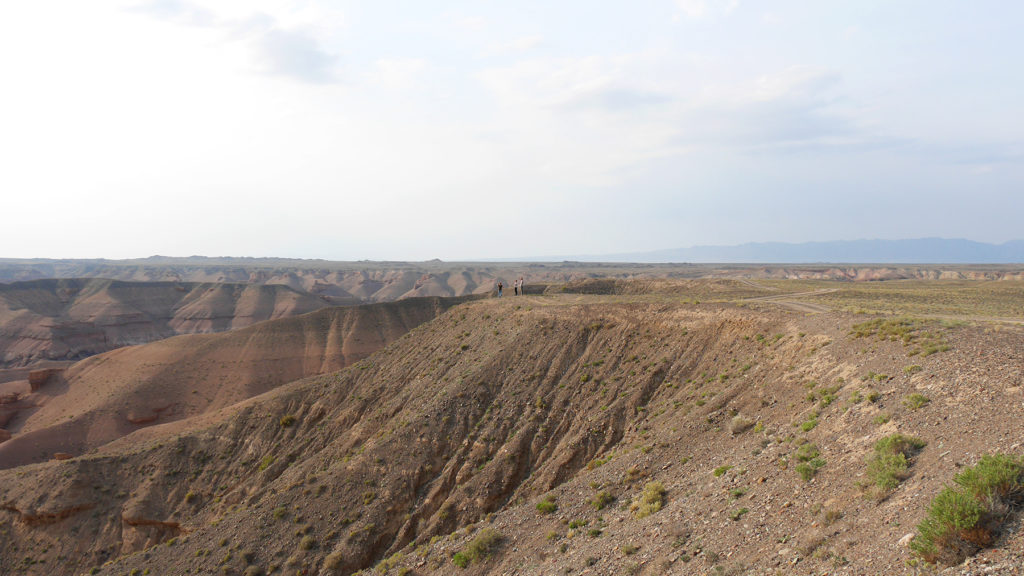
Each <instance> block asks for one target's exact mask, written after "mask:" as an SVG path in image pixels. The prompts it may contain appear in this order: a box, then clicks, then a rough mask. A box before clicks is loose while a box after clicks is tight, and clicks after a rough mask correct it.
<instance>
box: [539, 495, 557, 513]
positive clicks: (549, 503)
mask: <svg viewBox="0 0 1024 576" xmlns="http://www.w3.org/2000/svg"><path fill="white" fill-rule="evenodd" d="M556 510H558V504H556V503H555V495H554V494H548V495H547V496H545V497H544V499H543V500H541V501H540V502H537V511H538V512H540V513H541V514H554V512H555V511H556Z"/></svg>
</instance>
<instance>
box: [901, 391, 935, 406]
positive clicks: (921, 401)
mask: <svg viewBox="0 0 1024 576" xmlns="http://www.w3.org/2000/svg"><path fill="white" fill-rule="evenodd" d="M931 401H932V400H931V398H929V397H927V396H925V395H924V394H918V393H917V392H915V393H913V394H910V395H908V396H907V397H906V398H904V399H903V404H904V405H905V406H906V407H907V408H910V409H911V410H917V409H919V408H923V407H924V405H925V404H928V403H929V402H931Z"/></svg>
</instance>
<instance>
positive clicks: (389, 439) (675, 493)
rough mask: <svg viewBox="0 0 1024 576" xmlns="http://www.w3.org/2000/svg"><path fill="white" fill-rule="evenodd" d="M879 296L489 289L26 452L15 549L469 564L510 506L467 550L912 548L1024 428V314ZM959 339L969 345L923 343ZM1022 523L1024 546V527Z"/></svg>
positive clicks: (12, 555)
mask: <svg viewBox="0 0 1024 576" xmlns="http://www.w3.org/2000/svg"><path fill="white" fill-rule="evenodd" d="M863 320H865V318H864V317H856V316H848V315H839V314H819V315H815V316H804V315H801V314H796V313H792V312H787V311H782V310H778V309H775V308H772V307H770V306H767V305H763V306H762V305H759V307H754V306H747V307H733V306H727V305H694V304H680V303H678V302H674V301H669V300H665V301H662V302H660V303H658V302H652V301H645V302H634V303H630V302H628V301H625V299H624V298H622V297H594V296H562V297H526V298H519V299H515V298H506V299H503V300H500V301H499V300H487V301H479V302H472V303H468V304H465V305H463V306H460V307H458V308H455V309H453V310H451V311H449V312H448V313H446V314H445V315H443V316H442V317H440V318H439V319H438V320H435V321H434V322H431V323H429V324H425V325H422V326H420V327H419V328H417V329H415V330H413V331H411V332H410V333H408V334H407V335H405V336H403V337H402V338H400V339H399V340H398V341H396V342H395V343H394V344H392V345H391V346H389V347H388V348H386V349H384V350H382V351H381V352H378V353H377V354H375V355H373V356H371V357H370V358H367V359H366V360H363V361H361V362H359V363H357V364H356V365H354V366H351V367H349V368H347V369H345V370H343V371H341V372H339V373H337V374H332V375H327V376H320V377H317V378H313V379H308V380H304V381H300V382H296V383H294V384H290V385H287V386H283V387H280V388H277V389H275V390H273V391H270V392H268V393H267V394H264V395H263V396H260V397H257V398H254V399H252V400H249V401H246V402H243V403H241V404H235V405H233V406H230V407H227V408H225V409H223V410H222V411H220V412H218V413H215V414H207V415H206V416H204V419H203V421H202V423H201V426H200V425H198V424H197V428H196V431H193V432H189V433H187V434H182V435H178V436H176V437H173V438H166V437H165V438H163V439H160V440H155V439H152V440H150V439H148V438H151V436H147V434H153V433H155V432H156V431H157V428H150V429H147V430H143V431H140V432H137V433H136V434H134V435H131V436H127V437H125V438H123V439H121V440H120V441H118V442H117V443H115V444H114V445H111V446H109V447H108V448H107V449H106V450H105V452H104V453H102V454H96V455H90V456H86V457H80V458H74V459H72V460H68V461H65V462H48V463H44V464H38V465H33V466H28V467H21V468H19V469H17V470H11V471H5V472H0V502H2V503H3V506H4V508H5V510H6V512H2V513H0V514H3V515H2V516H0V520H2V522H3V524H2V528H0V530H3V531H4V532H3V535H4V536H5V537H6V538H7V539H8V542H10V545H8V546H7V547H5V549H4V551H3V554H4V556H3V557H2V558H0V566H3V568H2V570H5V571H6V572H4V573H16V572H26V573H40V574H41V573H76V572H81V571H84V570H87V569H89V567H91V566H99V567H100V570H99V572H100V573H103V574H108V573H109V574H129V573H132V571H133V570H138V571H139V572H136V573H141V572H142V571H144V570H146V569H150V570H151V573H157V574H165V573H174V574H179V573H212V572H218V573H242V572H243V571H246V570H248V571H249V573H250V574H252V573H260V572H264V571H265V572H268V573H269V572H273V573H277V572H278V571H280V572H284V573H310V574H314V573H321V574H335V573H336V574H348V573H351V572H353V571H357V570H359V569H364V568H369V567H374V566H375V570H376V571H377V572H378V573H399V572H400V571H404V572H403V573H407V574H452V573H455V572H456V571H458V570H460V569H459V568H456V567H455V566H454V564H453V563H452V555H453V554H454V553H455V552H456V551H464V550H466V549H467V545H468V543H469V541H470V540H471V539H473V538H475V537H476V536H477V534H479V533H481V532H482V530H483V529H492V530H494V531H496V532H497V533H498V534H500V539H499V541H498V544H497V546H496V548H494V550H493V551H492V553H491V555H490V557H489V558H480V559H479V560H477V561H475V562H472V563H470V564H469V566H468V568H466V572H465V573H467V574H484V573H494V574H561V573H573V574H579V573H584V572H585V571H587V572H588V573H594V574H620V573H634V574H638V573H643V574H664V573H678V574H691V573H694V574H696V573H705V572H709V571H711V570H713V569H720V570H721V571H723V572H726V571H733V573H743V571H746V570H753V571H754V573H764V572H774V571H776V570H781V571H783V573H794V574H811V573H815V574H817V573H822V572H825V571H828V572H830V573H840V574H844V573H845V574H861V573H887V574H894V573H895V574H898V573H904V572H906V571H908V570H909V568H907V565H906V561H907V560H908V559H909V554H908V552H907V550H906V548H905V547H903V546H901V545H900V544H898V542H899V541H900V540H901V538H902V537H903V536H904V535H905V534H906V533H907V532H910V531H911V530H912V526H913V525H914V524H915V523H916V522H917V521H918V520H919V519H920V518H921V517H922V516H923V514H924V509H925V507H926V506H927V504H928V501H929V499H930V498H931V496H932V495H934V494H935V493H936V492H937V491H938V489H939V488H940V487H941V486H942V485H943V484H944V483H946V482H948V481H949V479H950V478H951V476H952V475H953V474H954V473H955V470H956V469H957V467H958V466H960V465H962V464H964V463H969V462H972V461H974V460H976V459H977V457H978V456H979V455H980V454H982V453H986V452H990V451H995V450H1001V451H1010V452H1012V451H1015V450H1016V451H1019V450H1020V447H1021V441H1022V439H1021V437H1020V431H1019V422H1020V421H1021V418H1022V416H1024V405H1022V401H1024V397H1022V392H1021V378H1022V372H1021V370H1022V369H1021V362H1020V352H1019V350H1020V349H1021V335H1020V333H1019V332H1014V331H1010V330H1005V329H1004V330H1001V331H998V332H997V331H990V330H985V329H984V328H979V327H968V326H960V327H943V326H941V325H935V326H932V325H930V324H927V323H922V324H921V325H919V326H918V328H919V332H920V334H919V335H918V336H914V337H912V338H911V339H910V341H911V344H910V345H904V344H903V342H902V341H890V340H884V341H881V340H879V339H878V338H877V334H876V333H868V332H866V331H865V330H863V329H861V330H859V331H856V330H855V331H853V332H851V328H852V327H853V326H854V325H855V324H858V323H861V322H862V321H863ZM926 332H927V333H928V334H929V335H926ZM858 334H860V335H859V336H858ZM930 334H937V336H935V335H930ZM933 341H935V342H941V345H937V346H938V348H943V350H937V351H936V352H935V353H931V352H928V354H927V355H925V354H923V353H922V352H921V349H923V348H922V347H923V346H926V345H927V346H930V345H931V343H933ZM914 342H916V344H915V343H914ZM915 349H917V350H918V352H917V354H915V355H914V356H909V355H908V353H909V352H911V351H912V350H915ZM914 366H916V367H917V368H914ZM913 394H919V395H921V396H923V397H925V398H927V402H923V403H922V402H921V401H920V400H918V401H912V398H913V397H912V395H913ZM895 431H899V432H903V433H906V434H909V435H914V436H915V437H919V438H921V439H922V440H924V441H925V442H926V443H927V445H926V447H925V448H924V449H923V450H922V451H921V452H920V453H919V454H917V455H916V456H914V459H913V461H912V466H911V468H910V471H909V474H908V475H907V478H906V479H905V480H904V481H903V482H902V483H901V484H900V485H899V486H898V487H897V488H896V489H895V490H893V491H892V493H891V494H887V495H886V497H885V498H882V499H881V500H879V499H876V498H869V497H868V491H867V490H866V487H864V486H862V484H863V483H864V479H865V458H866V457H867V456H868V454H869V453H870V451H871V445H872V443H873V442H874V441H875V440H876V439H878V438H881V437H883V436H885V435H887V434H890V433H892V432H895ZM811 447H813V450H812V448H811ZM814 452H816V454H815V455H814V456H813V458H815V459H820V462H818V461H813V459H812V458H808V459H807V461H803V460H802V456H801V454H809V453H814ZM808 462H813V466H812V468H813V473H810V472H808V473H804V472H802V471H800V470H803V469H802V468H800V465H801V464H808ZM651 482H658V483H660V484H661V485H662V487H663V488H664V489H665V492H664V496H663V500H662V502H661V503H662V507H661V509H660V510H654V511H653V512H652V513H650V515H648V516H646V517H644V518H639V517H638V515H637V514H636V513H635V511H634V510H632V509H631V506H630V503H631V502H632V501H634V499H635V498H636V497H637V496H638V495H639V494H641V493H642V492H643V491H644V490H645V486H647V485H648V484H649V483H651ZM43 486H45V487H46V488H45V489H44V488H42V487H43ZM602 493H604V494H605V496H602ZM601 500H604V501H605V502H604V507H603V508H601V509H599V507H598V506H597V505H595V504H594V502H597V501H601ZM541 501H550V502H552V503H553V504H554V510H550V509H551V506H547V507H544V510H540V509H538V508H537V506H536V504H537V503H539V502H541ZM549 510H550V512H551V513H546V512H547V511H549ZM439 537H440V538H439ZM997 545H998V546H999V548H998V550H997V551H1000V553H1003V554H1004V556H1003V557H999V556H997V559H998V560H1000V561H1003V560H1006V561H1008V562H1009V561H1014V562H1015V561H1019V559H1020V554H1019V546H1020V539H1019V537H1014V536H1012V535H1011V536H1010V537H1009V539H1008V540H1005V539H1004V540H1001V541H1000V542H999V543H998V544H997ZM1015 546H1016V549H1017V550H1018V552H1017V553H1016V554H1017V555H1016V556H1014V555H1013V554H1014V552H1013V550H1014V549H1015V548H1014V547H1015ZM1007 555H1008V556H1007ZM119 556H121V558H119V559H117V560H116V561H115V562H113V563H111V564H109V565H107V566H102V564H103V563H104V562H105V561H107V560H111V559H115V558H118V557H119ZM58 557H61V558H63V562H62V563H61V564H60V568H56V569H55V562H56V561H57V558H58ZM385 559H386V561H385ZM42 560H45V561H46V563H45V564H40V563H39V562H40V561H42Z"/></svg>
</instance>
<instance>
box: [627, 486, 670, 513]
mask: <svg viewBox="0 0 1024 576" xmlns="http://www.w3.org/2000/svg"><path fill="white" fill-rule="evenodd" d="M664 505H665V485H664V484H662V483H661V482H648V483H647V485H646V486H644V491H643V492H641V493H640V494H638V495H637V496H636V498H634V499H633V503H632V504H631V505H630V507H629V509H630V510H632V511H633V514H634V515H635V516H636V517H637V518H646V517H647V516H650V515H651V514H654V513H655V512H657V511H659V510H661V507H662V506H664Z"/></svg>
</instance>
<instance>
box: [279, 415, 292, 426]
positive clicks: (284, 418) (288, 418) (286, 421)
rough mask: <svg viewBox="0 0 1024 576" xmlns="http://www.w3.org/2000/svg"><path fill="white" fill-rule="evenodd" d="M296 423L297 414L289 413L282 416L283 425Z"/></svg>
mask: <svg viewBox="0 0 1024 576" xmlns="http://www.w3.org/2000/svg"><path fill="white" fill-rule="evenodd" d="M294 425H295V416H292V415H291V414H288V415H287V416H281V427H282V428H289V427H291V426H294Z"/></svg>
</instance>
